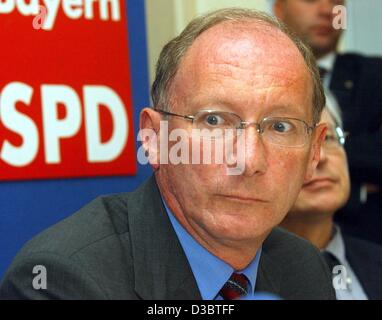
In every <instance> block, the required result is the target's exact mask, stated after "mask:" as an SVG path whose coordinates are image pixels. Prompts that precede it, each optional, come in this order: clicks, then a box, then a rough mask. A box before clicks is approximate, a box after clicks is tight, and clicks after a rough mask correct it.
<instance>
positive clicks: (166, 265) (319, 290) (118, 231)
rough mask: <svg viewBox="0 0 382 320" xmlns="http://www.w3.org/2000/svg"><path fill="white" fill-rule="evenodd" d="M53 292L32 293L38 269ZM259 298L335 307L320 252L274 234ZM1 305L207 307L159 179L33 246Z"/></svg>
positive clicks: (94, 207)
mask: <svg viewBox="0 0 382 320" xmlns="http://www.w3.org/2000/svg"><path fill="white" fill-rule="evenodd" d="M35 265H43V266H45V267H46V270H47V289H46V290H34V289H33V288H32V281H33V277H34V276H35V275H34V274H32V270H33V267H34V266H35ZM256 290H258V291H265V292H271V293H275V294H277V295H279V296H281V297H282V298H284V299H335V294H334V290H333V288H332V287H331V280H330V275H329V274H328V269H327V267H326V265H325V262H324V261H323V260H322V258H321V256H320V254H319V252H318V251H317V250H316V249H315V248H313V247H312V246H311V245H310V244H309V243H307V242H306V241H304V240H302V239H299V238H297V237H295V236H293V235H291V234H289V233H287V232H285V231H281V230H279V229H275V230H274V231H273V232H272V233H271V234H270V235H269V237H268V238H267V240H266V241H265V242H264V244H263V250H262V255H261V259H260V265H259V271H258V278H257V285H256ZM0 298H2V299H201V296H200V293H199V290H198V287H197V285H196V282H195V279H194V276H193V273H192V271H191V268H190V266H189V264H188V261H187V258H186V256H185V254H184V252H183V249H182V247H181V245H180V243H179V241H178V238H177V236H176V234H175V231H174V230H173V228H172V225H171V222H170V221H169V219H168V216H167V213H166V212H165V209H164V207H163V204H162V201H161V198H160V194H159V190H158V188H157V185H156V182H155V179H154V178H151V179H150V180H149V181H148V182H146V183H145V184H143V185H142V186H141V187H140V188H139V189H138V190H136V191H135V192H132V193H130V194H119V195H112V196H105V197H100V198H98V199H96V200H94V201H93V202H91V203H90V204H89V205H87V206H86V207H84V208H83V209H81V210H80V211H78V212H77V213H75V214H74V215H72V216H71V217H69V218H67V219H65V220H64V221H62V222H60V223H58V224H57V225H55V226H53V227H51V228H49V229H48V230H46V231H44V232H43V233H41V234H40V235H38V236H37V237H35V238H34V239H32V240H31V241H29V242H28V243H27V244H26V245H25V247H24V248H23V249H22V250H21V252H20V253H19V254H18V255H17V256H16V258H15V259H14V261H13V263H12V265H11V267H10V268H9V270H8V271H7V273H6V275H5V278H4V280H3V282H2V283H1V285H0Z"/></svg>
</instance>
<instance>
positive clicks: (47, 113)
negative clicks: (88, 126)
mask: <svg viewBox="0 0 382 320" xmlns="http://www.w3.org/2000/svg"><path fill="white" fill-rule="evenodd" d="M41 99H42V115H43V127H44V146H45V158H46V162H47V163H60V162H61V152H60V139H61V138H70V137H73V136H74V135H75V134H76V133H77V132H78V130H79V129H80V126H81V104H80V100H79V98H78V96H77V94H76V92H75V91H74V90H73V89H72V88H70V87H68V86H64V85H60V86H58V85H43V86H42V87H41ZM59 103H62V104H64V105H65V108H66V117H65V118H64V119H59V118H58V109H57V104H59Z"/></svg>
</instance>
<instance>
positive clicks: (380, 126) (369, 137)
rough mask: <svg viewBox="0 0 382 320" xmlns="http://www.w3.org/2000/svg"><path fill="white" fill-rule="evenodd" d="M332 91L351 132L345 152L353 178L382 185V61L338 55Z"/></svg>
mask: <svg viewBox="0 0 382 320" xmlns="http://www.w3.org/2000/svg"><path fill="white" fill-rule="evenodd" d="M330 90H331V91H332V92H333V94H334V95H335V96H336V98H337V100H338V103H339V105H340V107H341V109H342V111H343V120H344V129H345V131H348V132H350V136H349V138H348V139H347V143H346V151H347V154H348V158H349V166H350V169H351V171H352V176H353V178H354V179H356V180H357V181H360V182H371V183H375V184H378V185H382V161H381V159H382V59H381V58H371V57H365V56H362V55H358V54H349V53H348V54H342V55H341V54H339V55H337V58H336V61H335V64H334V67H333V74H332V78H331V82H330Z"/></svg>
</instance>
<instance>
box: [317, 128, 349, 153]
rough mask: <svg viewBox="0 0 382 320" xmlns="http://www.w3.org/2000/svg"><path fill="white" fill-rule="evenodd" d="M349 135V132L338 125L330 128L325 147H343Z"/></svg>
mask: <svg viewBox="0 0 382 320" xmlns="http://www.w3.org/2000/svg"><path fill="white" fill-rule="evenodd" d="M348 135H349V133H348V132H344V131H343V130H342V128H341V127H339V126H336V127H332V128H330V127H329V129H328V132H327V133H326V137H325V140H324V143H323V145H324V147H325V148H328V149H335V148H338V147H343V146H344V145H345V142H346V138H347V136H348Z"/></svg>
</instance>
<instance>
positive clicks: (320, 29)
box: [312, 25, 334, 36]
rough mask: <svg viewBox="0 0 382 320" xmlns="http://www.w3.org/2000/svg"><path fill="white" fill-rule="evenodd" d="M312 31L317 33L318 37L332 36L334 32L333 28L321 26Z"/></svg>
mask: <svg viewBox="0 0 382 320" xmlns="http://www.w3.org/2000/svg"><path fill="white" fill-rule="evenodd" d="M312 31H313V32H315V33H316V34H317V35H320V36H327V35H329V34H331V33H332V32H333V31H334V29H333V27H332V26H324V25H321V26H314V27H312Z"/></svg>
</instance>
